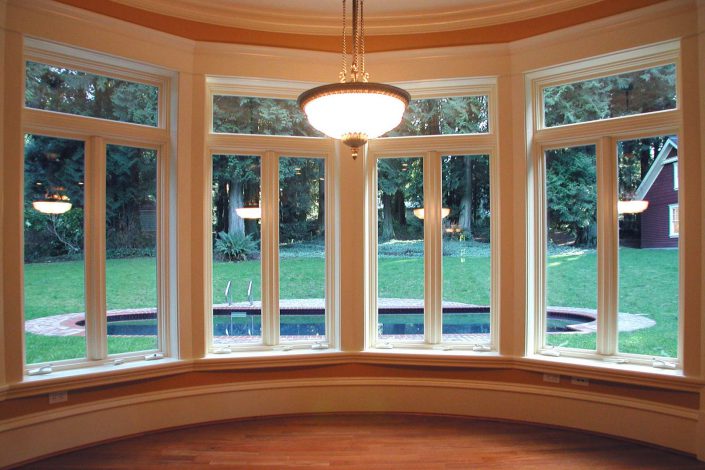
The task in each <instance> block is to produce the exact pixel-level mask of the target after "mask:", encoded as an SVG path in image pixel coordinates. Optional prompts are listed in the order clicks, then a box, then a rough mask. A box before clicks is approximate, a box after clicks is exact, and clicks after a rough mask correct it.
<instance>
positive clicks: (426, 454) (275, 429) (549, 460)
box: [22, 414, 705, 470]
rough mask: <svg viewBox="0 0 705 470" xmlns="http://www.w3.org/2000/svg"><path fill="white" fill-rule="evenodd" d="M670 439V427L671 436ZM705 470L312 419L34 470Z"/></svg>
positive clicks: (488, 435) (144, 444) (462, 422)
mask: <svg viewBox="0 0 705 470" xmlns="http://www.w3.org/2000/svg"><path fill="white" fill-rule="evenodd" d="M664 432H667V430H664ZM167 466H168V467H178V468H183V469H201V468H214V467H215V468H246V469H252V468H266V469H274V468H334V469H341V468H342V469H350V468H359V469H424V470H434V469H498V468H511V469H561V470H573V469H630V468H633V469H705V463H703V462H698V461H697V460H696V459H694V458H691V457H687V456H684V455H679V454H676V453H671V452H668V451H665V450H661V449H655V448H651V447H647V446H642V445H638V444H634V443H631V442H625V441H621V440H616V439H610V438H606V437H601V436H594V435H591V434H586V433H582V432H574V431H567V430H560V429H552V428H547V427H542V426H534V425H527V424H517V423H505V422H492V421H480V420H473V419H466V418H454V417H441V416H416V415H381V414H364V415H308V416H287V417H278V418H261V419H255V420H247V421H233V422H227V423H220V424H212V425H205V426H199V427H192V428H188V429H180V430H175V431H165V432H159V433H154V434H148V435H145V436H141V437H135V438H130V439H125V440H122V441H117V442H113V443H109V444H104V445H100V446H96V447H91V448H87V449H83V450H79V451H76V452H72V453H68V454H64V455H60V456H56V457H53V458H50V459H46V460H43V461H40V462H35V463H32V464H30V465H27V466H25V467H22V468H26V469H51V470H58V469H79V468H80V469H92V468H99V469H105V468H111V469H148V468H149V469H151V468H164V467H167Z"/></svg>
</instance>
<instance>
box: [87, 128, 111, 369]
mask: <svg viewBox="0 0 705 470" xmlns="http://www.w3.org/2000/svg"><path fill="white" fill-rule="evenodd" d="M105 149H106V147H105V141H104V140H103V139H102V138H101V137H91V138H90V139H89V140H88V141H87V142H86V156H87V157H88V158H86V160H85V174H86V181H85V188H86V193H85V197H84V208H85V209H84V211H85V229H84V230H85V241H84V244H85V261H84V262H85V270H86V281H85V290H86V294H85V295H86V357H87V358H88V359H89V360H101V359H105V357H106V356H107V354H108V341H107V327H106V314H105V305H106V300H105V158H106V157H105Z"/></svg>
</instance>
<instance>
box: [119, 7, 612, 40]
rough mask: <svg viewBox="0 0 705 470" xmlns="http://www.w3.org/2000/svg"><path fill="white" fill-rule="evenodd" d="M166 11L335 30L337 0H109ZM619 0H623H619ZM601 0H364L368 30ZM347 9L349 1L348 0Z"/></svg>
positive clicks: (433, 27)
mask: <svg viewBox="0 0 705 470" xmlns="http://www.w3.org/2000/svg"><path fill="white" fill-rule="evenodd" d="M113 1H115V2H116V3H120V4H123V5H126V6H130V7H134V8H139V9H142V10H147V11H151V12H155V13H160V14H163V15H167V16H172V17H177V18H182V19H187V20H193V21H198V22H203V23H210V24H218V25H223V26H230V27H237V28H247V29H252V30H257V31H270V32H280V33H281V32H285V33H299V34H326V35H330V34H338V33H339V31H340V27H341V15H342V2H341V1H340V0H289V1H282V0H208V1H205V0H113ZM618 1H623V0H618ZM599 2H600V0H368V1H367V2H365V3H364V9H365V13H364V16H365V23H366V30H367V32H368V33H369V34H377V35H380V34H400V33H420V32H438V31H452V30H459V29H469V28H476V27H480V26H489V25H496V24H502V23H511V22H515V21H521V20H527V19H531V18H537V17H541V16H546V15H550V14H555V13H561V12H565V11H568V10H573V9H575V8H579V7H584V6H586V5H590V4H595V3H599ZM347 3H348V7H347V9H348V12H350V10H351V8H352V7H351V4H352V0H347Z"/></svg>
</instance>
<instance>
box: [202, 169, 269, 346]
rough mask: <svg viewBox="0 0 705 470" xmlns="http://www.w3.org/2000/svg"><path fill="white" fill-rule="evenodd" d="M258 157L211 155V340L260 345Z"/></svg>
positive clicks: (259, 184) (260, 215) (259, 170)
mask: <svg viewBox="0 0 705 470" xmlns="http://www.w3.org/2000/svg"><path fill="white" fill-rule="evenodd" d="M260 175H261V162H260V157H255V156H245V155H214V156H213V183H212V197H213V199H212V200H213V206H212V210H213V342H214V344H215V345H219V344H228V343H236V344H247V343H250V344H251V343H261V342H262V301H261V300H262V262H261V252H260V240H261V234H262V229H261V225H260V220H261V217H262V211H261V209H260V207H261V206H260V191H261V182H260V181H261V180H260V177H261V176H260Z"/></svg>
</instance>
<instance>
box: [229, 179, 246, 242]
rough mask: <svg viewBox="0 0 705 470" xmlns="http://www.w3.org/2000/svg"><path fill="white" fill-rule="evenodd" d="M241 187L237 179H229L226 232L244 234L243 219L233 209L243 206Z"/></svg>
mask: <svg viewBox="0 0 705 470" xmlns="http://www.w3.org/2000/svg"><path fill="white" fill-rule="evenodd" d="M242 192H243V187H242V184H240V181H239V180H236V179H233V180H231V181H230V193H229V194H228V196H229V197H228V233H229V234H230V235H236V234H240V235H244V234H245V221H244V220H243V219H242V218H241V217H240V216H239V215H237V212H236V211H235V209H237V208H238V207H243V206H244V203H243V199H244V198H243V194H242Z"/></svg>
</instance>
